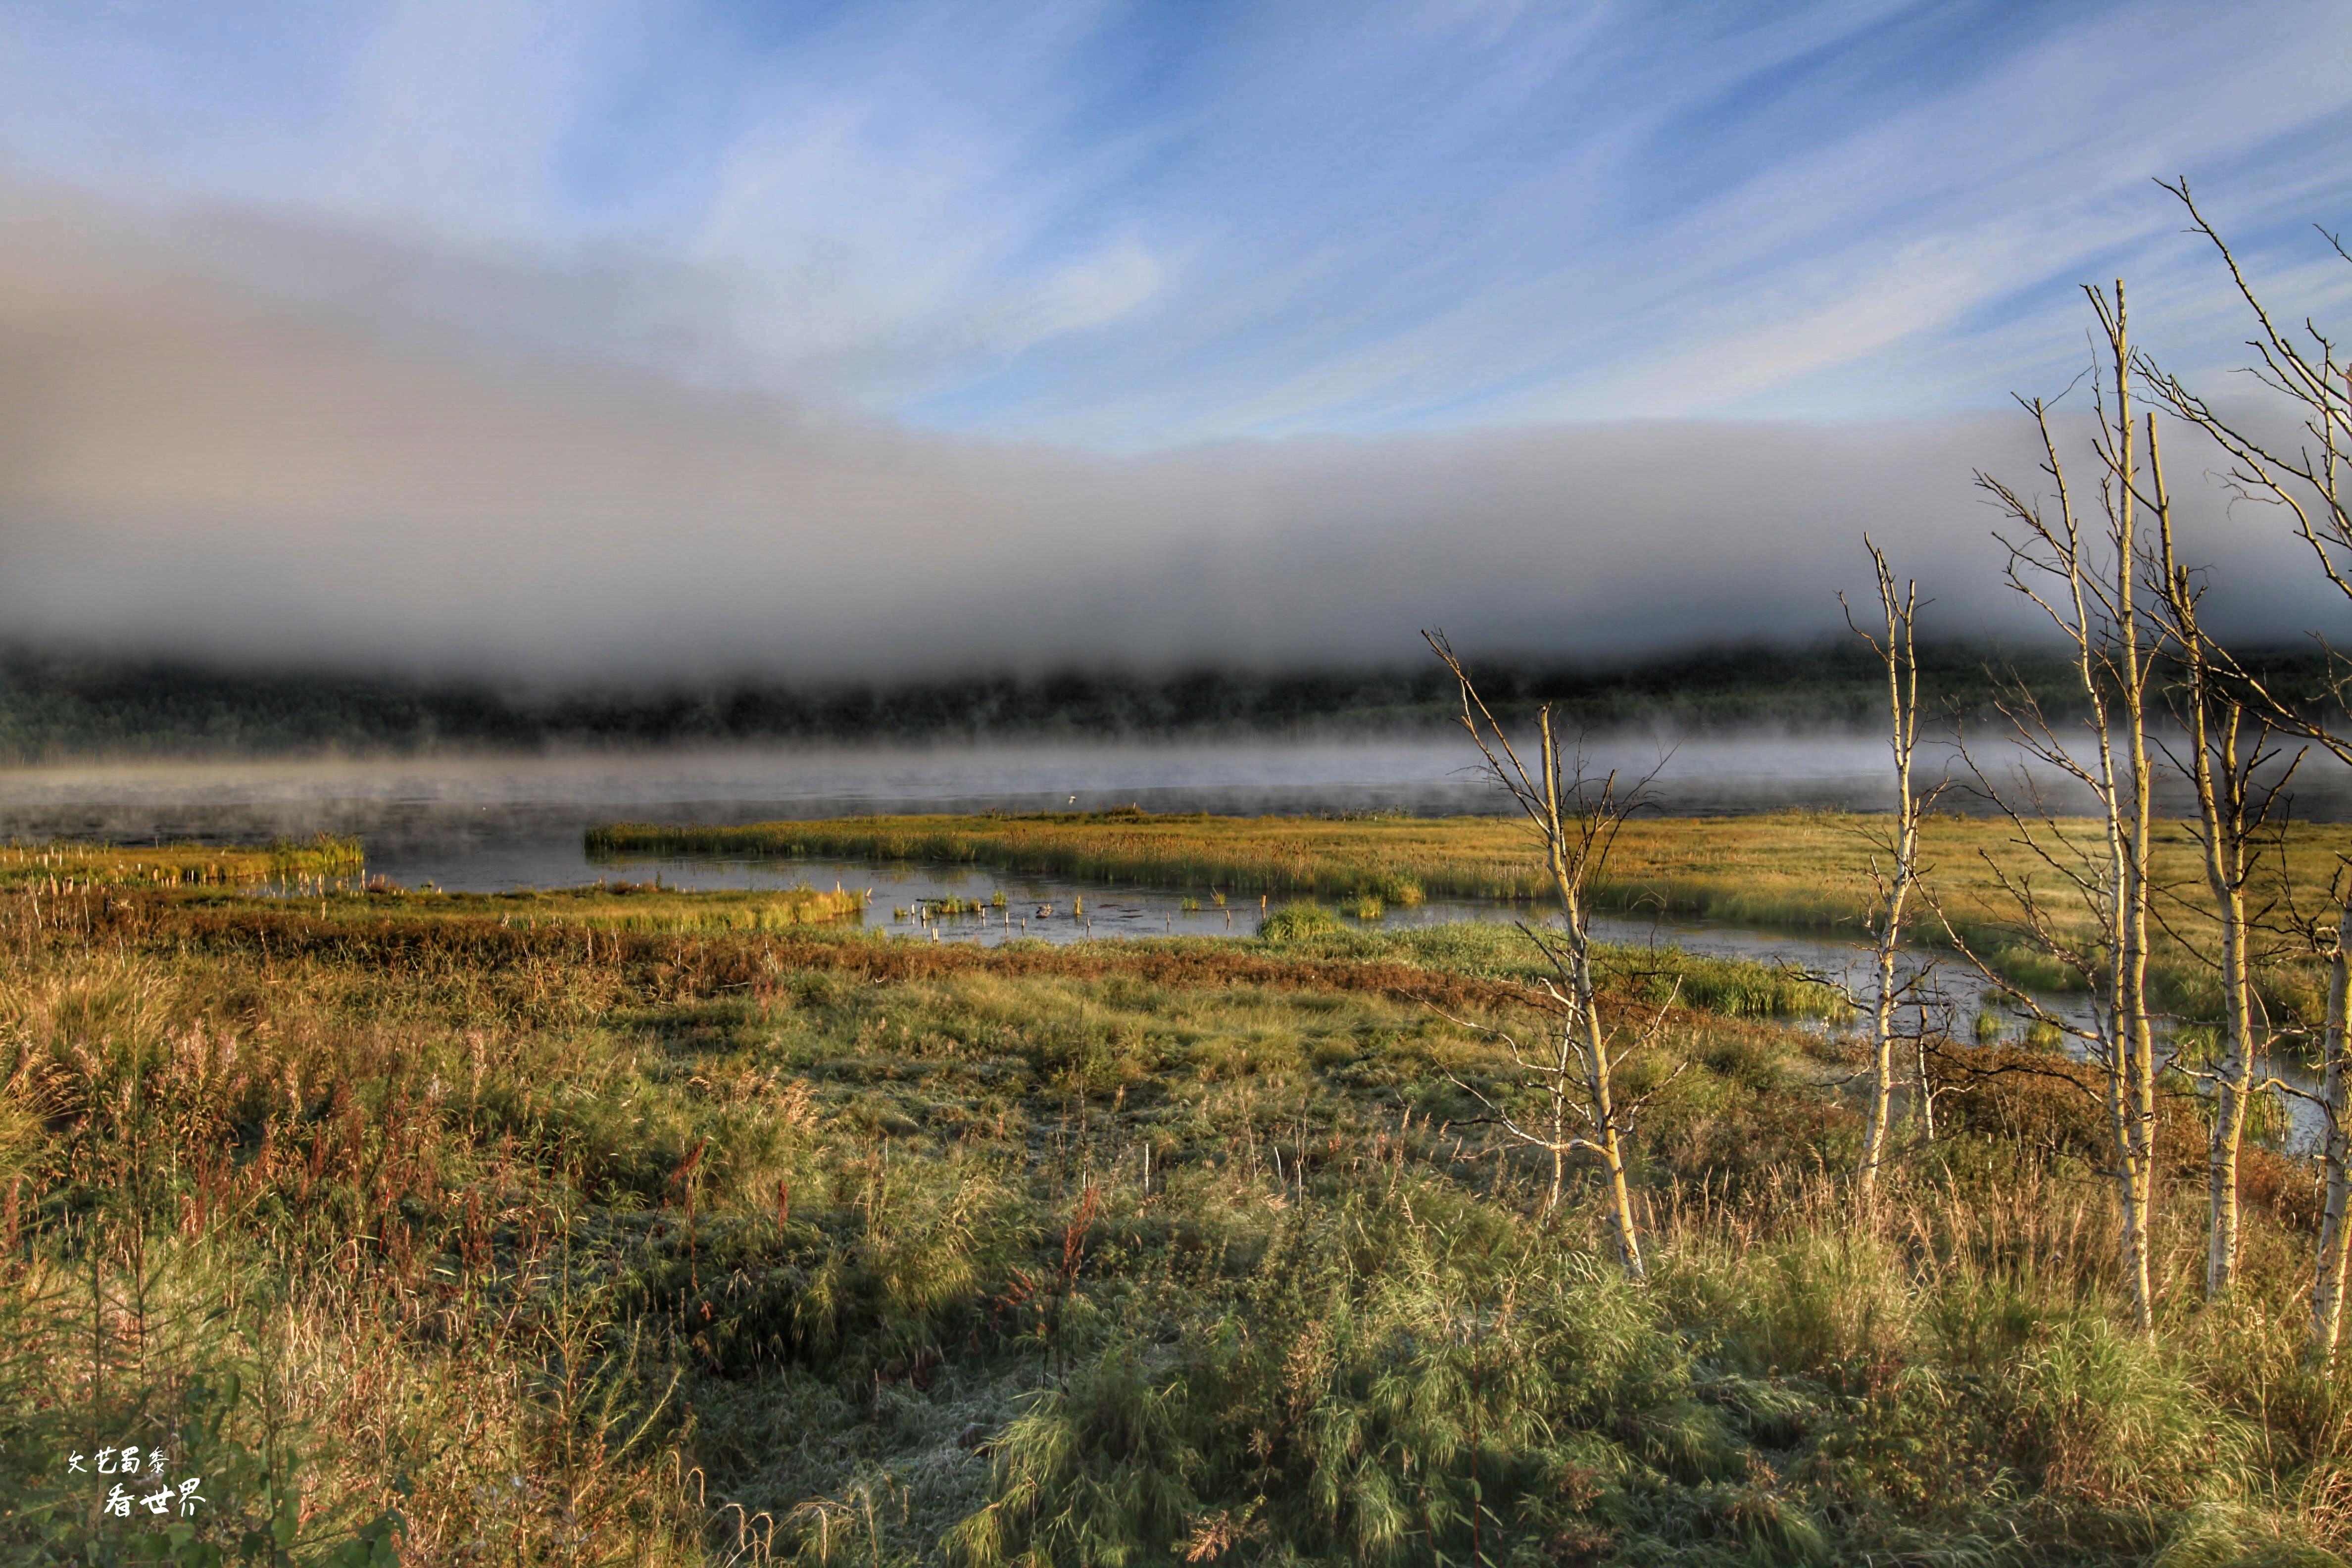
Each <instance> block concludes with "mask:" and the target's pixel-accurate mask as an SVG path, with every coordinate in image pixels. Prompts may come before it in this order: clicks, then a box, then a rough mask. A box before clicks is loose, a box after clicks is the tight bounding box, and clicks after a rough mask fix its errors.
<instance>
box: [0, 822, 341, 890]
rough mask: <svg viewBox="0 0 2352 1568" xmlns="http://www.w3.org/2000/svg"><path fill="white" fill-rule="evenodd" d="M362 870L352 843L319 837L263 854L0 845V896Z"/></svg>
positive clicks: (224, 883) (204, 848) (274, 879)
mask: <svg viewBox="0 0 2352 1568" xmlns="http://www.w3.org/2000/svg"><path fill="white" fill-rule="evenodd" d="M364 864H365V861H364V856H363V854H362V849H361V847H360V841H359V840H358V839H356V838H347V837H336V836H334V835H332V834H325V833H321V834H319V835H317V836H316V837H311V838H307V839H291V838H286V839H279V840H278V841H277V842H276V843H274V844H272V845H270V846H269V847H267V848H261V849H239V848H226V847H218V846H213V845H194V844H178V845H169V846H164V847H155V848H138V849H134V848H124V847H118V846H115V845H110V844H85V843H77V842H71V841H65V842H58V843H48V844H21V843H11V844H8V845H6V846H5V847H0V891H5V892H41V891H47V892H49V893H52V894H67V893H78V892H90V891H105V890H118V889H133V888H181V887H210V888H230V889H246V888H257V887H261V886H263V885H265V884H270V883H286V882H292V881H301V882H316V881H319V880H321V879H339V878H340V879H349V878H353V877H357V876H358V875H359V874H360V872H361V871H362V868H363V866H364Z"/></svg>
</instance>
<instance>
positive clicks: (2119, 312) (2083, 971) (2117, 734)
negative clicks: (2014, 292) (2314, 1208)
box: [1954, 282, 2164, 1333]
mask: <svg viewBox="0 0 2352 1568" xmlns="http://www.w3.org/2000/svg"><path fill="white" fill-rule="evenodd" d="M2084 293H2085V294H2086V295H2087V296H2088V297H2089V299H2090V300H2091V305H2092V309H2093V310H2094V312H2095V314H2096V316H2097V318H2098V321H2099V326H2100V330H2101V333H2102V336H2103V337H2104V338H2105V344H2104V347H2105V353H2104V355H2103V356H2102V362H2101V363H2100V366H2099V372H2100V374H2101V376H2102V377H2103V378H2105V384H2104V385H2103V386H2100V388H2099V390H2097V391H2096V392H2095V399H2096V412H2097V415H2098V420H2097V426H2096V434H2095V437H2094V438H2093V452H2094V455H2095V458H2096V459H2097V463H2098V467H2099V469H2100V473H2099V484H2098V495H2099V508H2100V511H2101V514H2102V516H2101V519H2100V521H2098V522H2096V523H2094V522H2092V521H2089V520H2087V519H2086V518H2085V517H2084V512H2083V510H2082V508H2081V507H2080V506H2078V504H2077V501H2076V498H2075V494H2074V487H2073V485H2072V483H2071V482H2070V480H2069V478H2068V475H2067V472H2066V468H2065V464H2064V463H2063V460H2062V459H2061V458H2060V457H2059V452H2058V438H2057V434H2056V432H2055V431H2054V430H2053V426H2052V414H2051V410H2050V408H2049V407H2048V405H2045V404H2044V403H2042V400H2041V399H2039V398H2036V399H2033V400H2032V401H2031V402H2025V403H2024V406H2025V408H2026V410H2027V412H2028V413H2030V414H2031V415H2032V416H2033V420H2034V424H2035V426H2036V428H2037V429H2038V431H2039V432H2040V434H2041V437H2042V456H2043V461H2042V473H2043V474H2044V475H2045V476H2046V477H2047V479H2049V480H2050V482H2051V485H2052V486H2053V492H2054V493H2053V497H2052V499H2051V501H2050V502H2048V503H2045V502H2044V501H2043V500H2041V499H2039V498H2031V499H2030V498H2028V497H2027V496H2025V495H2024V494H2022V493H2021V492H2019V491H2018V490H2016V489H2012V488H2011V486H2010V485H2008V484H2007V483H2005V482H2003V481H2002V480H2000V479H1995V478H1994V477H1992V476H1991V475H1990V474H1985V473H1981V472H1979V474H1978V475H1977V483H1978V484H1979V486H1980V487H1981V488H1982V489H1984V490H1985V491H1986V492H1987V493H1988V494H1990V496H1991V497H1992V498H1993V500H1995V501H1996V502H1997V503H1998V504H1999V505H2000V508H2001V510H2003V511H2004V512H2005V513H2006V514H2007V515H2008V516H2009V518H2010V519H2011V521H2012V522H2013V523H2015V524H2017V525H2020V530H2021V531H1998V530H1997V531H1996V532H1995V537H1996V538H1997V539H1999V540H2000V542H2001V544H2002V545H2003V547H2004V548H2006V549H2007V550H2008V552H2009V565H2008V579H2009V583H2010V585H2011V587H2012V588H2014V589H2015V590H2016V591H2017V592H2018V593H2019V594H2021V595H2023V596H2024V597H2025V598H2026V599H2028V600H2029V601H2031V602H2032V604H2033V605H2036V606H2038V607H2039V608H2040V609H2041V610H2042V612H2043V613H2044V614H2045V615H2046V616H2048V618H2049V620H2050V622H2051V624H2052V625H2053V626H2054V627H2056V629H2057V630H2058V632H2059V633H2060V635H2061V636H2062V637H2063V638H2064V639H2065V641H2066V643H2067V645H2068V649H2069V653H2070V656H2071V662H2072V663H2073V666H2074V676H2075V679H2076V680H2077V682H2078V683H2079V686H2080V695H2081V699H2082V700H2083V703H2084V710H2085V711H2086V713H2087V714H2088V717H2087V719H2086V720H2085V721H2084V724H2083V726H2082V731H2081V735H2082V738H2081V740H2080V741H2073V740H2070V739H2068V738H2067V737H2066V736H2064V735H2062V734H2061V732H2060V730H2059V727H2058V722H2057V721H2053V720H2052V719H2051V718H2050V717H2049V716H2048V715H2047V714H2046V713H2045V711H2044V710H2043V709H2042V704H2041V702H2040V700H2038V699H2037V698H2036V697H2035V696H2034V695H2033V694H2032V691H2031V690H2029V689H2026V688H2025V687H2024V686H2023V684H2022V683H2019V684H2018V685H2017V686H2015V687H2014V688H2013V689H2011V691H2010V692H2009V693H2008V694H2007V695H2006V696H2005V697H2004V698H2003V699H2002V700H2001V703H2000V708H2001V711H2002V712H2003V714H2004V715H2005V717H2007V719H2008V720H2009V722H2010V728H2011V734H2012V736H2013V738H2014V739H2015V741H2016V742H2017V743H2018V744H2019V746H2020V747H2021V749H2022V750H2023V751H2024V752H2025V753H2026V754H2027V755H2028V756H2030V757H2032V758H2033V759H2034V760H2036V761H2038V762H2040V763H2042V764H2044V765H2045V766H2047V767H2050V768H2053V769H2054V770H2056V771H2057V772H2059V773H2063V774H2064V775H2066V776H2067V777H2069V778H2071V779H2073V780H2074V782H2075V783H2076V784H2080V785H2082V786H2083V787H2084V789H2086V790H2087V791H2088V792H2089V793H2090V795H2091V796H2092V798H2093V799H2094V800H2095V802H2096V808H2097V813H2098V816H2097V833H2096V836H2095V838H2093V839H2091V840H2089V841H2087V842H2086V841H2084V839H2083V838H2082V837H2080V836H2079V835H2069V834H2068V833H2067V832H2066V831H2065V829H2064V828H2063V826H2061V824H2060V822H2059V821H2058V819H2057V817H2056V816H2055V815H2054V813H2053V812H2052V811H2051V810H2049V809H2048V808H2047V807H2046V805H2044V804H2043V803H2042V800H2041V798H2040V796H2039V795H2033V794H2032V792H2031V791H2030V790H2028V789H2023V788H2021V789H2020V790H2018V791H2011V790H2007V789H2003V788H2001V787H2000V786H1999V785H1996V784H1994V783H1993V781H1991V780H1990V779H1986V778H1984V775H1983V773H1982V771H1981V770H1980V769H1979V770H1978V773H1979V779H1980V780H1981V781H1982V782H1983V783H1984V784H1986V785H1987V788H1988V793H1990V795H1992V796H1993V798H1994V799H1995V801H1996V802H1997V803H1998V804H1999V805H2000V809H2001V811H2002V812H2003V813H2004V814H2005V815H2006V816H2008V818H2009V820H2010V822H2011V825H2012V826H2014V827H2015V828H2016V829H2017V831H2018V837H2019V841H2020V842H2021V844H2022V845H2023V846H2024V847H2026V848H2027V849H2029V850H2030V851H2031V852H2032V855H2033V856H2034V858H2036V859H2038V860H2039V861H2040V863H2041V864H2042V867H2043V868H2046V869H2047V870H2048V871H2049V872H2050V873H2052V875H2053V877H2054V878H2055V879H2056V880H2057V883H2058V885H2059V887H2060V889H2062V896H2063V898H2064V899H2065V900H2066V901H2067V902H2068V903H2071V904H2072V905H2073V906H2074V910H2076V911H2078V912H2079V913H2080V914H2082V915H2084V916H2085V917H2087V921H2086V923H2087V925H2088V927H2089V929H2090V931H2091V935H2090V936H2089V937H2088V938H2087V939H2085V938H2083V937H2080V936H2077V935H2075V934H2074V933H2073V931H2071V930H2070V929H2069V927H2070V925H2071V922H2069V921H2063V919H2062V918H2061V917H2060V915H2059V913H2058V911H2057V910H2053V907H2052V906H2051V905H2050V903H2049V902H2048V900H2046V899H2045V898H2044V896H2043V895H2042V891H2041V890H2040V889H2037V888H2036V887H2035V885H2034V882H2033V879H2032V877H2031V876H2027V877H2018V878H2012V877H2011V876H2010V875H2009V874H2008V873H2006V872H2005V871H2003V870H2002V869H2001V868H1999V867H1998V866H1995V867H1994V868H1993V872H1994V877H1995V879H1996V880H1997V882H1999V883H2000V886H2002V887H2003V888H2004V889H2005V890H2006V891H2007V893H2008V895H2009V896H2010V898H2011V900H2012V901H2013V903H2014V904H2015V906H2016V909H2017V910H2018V913H2019V915H2020V916H2021V920H2022V923H2023V925H2024V927H2025V930H2026V931H2027V933H2028V934H2029V935H2030V936H2031V937H2032V940H2033V941H2034V942H2035V943H2036V944H2037V945H2039V946H2040V947H2042V949H2043V950H2044V951H2045V952H2048V953H2049V954H2050V955H2051V956H2052V957H2053V958H2054V959H2055V960H2057V962H2059V963H2062V964H2063V965H2065V966H2066V967H2068V968H2069V969H2072V970H2073V971H2074V973H2076V974H2077V975H2078V976H2079V977H2080V978H2081V979H2082V981H2083V982H2084V984H2085V985H2086V987H2087V988H2088V989H2089V990H2090V991H2091V993H2092V994H2093V995H2094V997H2095V999H2096V1003H2095V1008H2094V1022H2093V1023H2092V1025H2091V1026H2088V1027H2082V1026H2074V1025H2071V1024H2068V1023H2066V1022H2065V1021H2064V1020H2063V1019H2060V1018H2057V1017H2055V1016H2051V1015H2047V1014H2040V1016H2042V1019H2043V1020H2044V1021H2046V1022H2048V1023H2051V1024H2053V1025H2055V1026H2058V1027H2060V1028H2061V1029H2063V1030H2064V1031H2065V1032H2067V1033H2068V1034H2071V1035H2073V1036H2074V1037H2076V1038H2077V1039H2078V1040H2079V1041H2080V1042H2081V1043H2082V1045H2083V1047H2084V1055H2086V1056H2087V1057H2088V1058H2090V1059H2091V1060H2092V1061H2093V1062H2095V1064H2096V1065H2097V1067H2098V1068H2099V1069H2100V1071H2101V1074H2102V1078H2103V1095H2102V1098H2103V1101H2104V1106H2105V1112H2106V1120H2107V1128H2108V1135H2109V1143H2110V1147H2111V1150H2112V1152H2113V1154H2114V1158H2115V1173H2114V1180H2115V1190H2116V1209H2117V1229H2118V1245H2119V1247H2120V1251H2121V1255H2122V1263H2123V1274H2124V1280H2125V1289H2126V1294H2127V1295H2128V1297H2129V1299H2130V1302H2131V1310H2132V1321H2133V1323H2134V1326H2135V1327H2137V1329H2138V1330H2139V1331H2141V1332H2142V1333H2151V1332H2153V1331H2154V1329H2155V1322H2156V1303H2155V1293H2154V1287H2153V1282H2152V1280H2151V1279H2150V1272H2149V1263H2150V1250H2151V1247H2150V1237H2149V1225H2150V1222H2151V1220H2152V1219H2153V1217H2154V1207H2155V1195H2156V1171H2157V1166H2156V1153H2157V1151H2156V1085H2157V1075H2158V1066H2159V1064H2158V1060H2157V1055H2156V1037H2155V1028H2154V1024H2153V1020H2152V1019H2151V1017H2150V1014H2149V1008H2148V1002H2147V943H2148V908H2149V902H2150V890H2151V889H2150V883H2149V877H2148V847H2149V842H2150V833H2151V830H2152V826H2153V824H2152V821H2151V818H2152V816H2153V807H2154V800H2153V785H2154V773H2153V768H2152V763H2151V757H2150V754H2149V745H2148V728H2147V719H2148V712H2147V710H2148V699H2149V693H2150V690H2151V687H2152V684H2153V674H2154V666H2155V662H2156V659H2157V658H2158V654H2159V653H2160V652H2161V651H2162V644H2163V640H2164V639H2163V637H2162V633H2161V628H2160V627H2159V626H2158V624H2157V623H2156V622H2155V621H2154V620H2153V618H2152V617H2151V616H2150V615H2149V613H2148V607H2147V605H2144V604H2142V603H2141V601H2140V597H2139V595H2138V585H2139V584H2138V579H2139V574H2140V571H2141V569H2142V566H2143V563H2144V561H2145V559H2147V558H2148V557H2150V556H2152V555H2153V554H2154V552H2151V551H2148V550H2147V546H2146V542H2145V541H2144V539H2143V537H2142V528H2143V525H2142V523H2141V521H2140V516H2139V504H2140V502H2141V500H2142V488H2141V487H2142V485H2143V484H2144V483H2145V482H2147V478H2148V475H2147V472H2145V471H2144V469H2143V465H2142V461H2141V458H2140V457H2139V454H2138V451H2137V435H2138V430H2137V421H2136V419H2135V416H2134V414H2133V410H2132V382H2131V378H2132V374H2133V363H2134V362H2133V358H2132V353H2131V342H2130V338H2129V334H2128V328H2127V319H2126V312H2125V304H2124V288H2123V284H2122V283H2121V282H2117V283H2116V289H2115V293H2114V294H2113V296H2112V297H2110V296H2108V295H2106V294H2105V293H2103V292H2101V291H2100V290H2098V289H2089V288H2086V289H2084ZM2110 395H2112V397H2113V400H2114V405H2113V406H2112V407H2110V406H2109V405H2108V398H2109V396H2110ZM2021 401H2023V400H2021ZM2150 456H2151V458H2153V453H2151V455H2150ZM2156 488H2157V489H2158V491H2159V492H2160V491H2161V489H2162V483H2161V479H2157V481H2156ZM2053 506H2054V514H2053V510H2052V507H2053ZM2020 795H2026V796H2027V798H2024V799H2021V798H2019V796H2020ZM1987 859H1988V863H1989V864H1990V857H1987ZM1954 934H1955V940H1956V941H1957V940H1958V933H1954ZM1962 951H1963V952H1966V951H1967V948H1966V945H1965V943H1963V944H1962ZM2025 1005H2027V1006H2028V1008H2029V1009H2030V1010H2032V1011H2035V1012H2037V1013H2039V1009H2033V1008H2032V1004H2030V1003H2027V1004H2025Z"/></svg>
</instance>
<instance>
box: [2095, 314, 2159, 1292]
mask: <svg viewBox="0 0 2352 1568" xmlns="http://www.w3.org/2000/svg"><path fill="white" fill-rule="evenodd" d="M2102 314H2105V312H2104V311H2103V312H2102ZM2108 339H2109V342H2110V344H2111V348H2112V353H2113V355H2114V360H2115V378H2116V379H2115V385H2116V434H2115V446H2114V448H2113V452H2112V471H2111V475H2110V481H2109V482H2110V484H2111V486H2112V488H2113V491H2114V496H2115V500H2114V503H2113V509H2112V513H2111V515H2112V517H2113V520H2114V527H2115V533H2114V542H2115V552H2116V628H2115V629H2116V637H2117V639H2118V641H2119V642H2120V644H2121V647H2120V648H2119V650H2118V651H2119V657H2118V658H2117V659H2116V673H2117V675H2118V676H2119V677H2120V679H2119V682H2118V684H2119V685H2120V687H2121V695H2122V697H2123V704H2124V736H2125V743H2126V747H2127V749H2128V750H2129V752H2130V768H2131V773H2130V795H2129V800H2128V806H2127V809H2128V812H2129V816H2128V819H2127V820H2126V821H2124V822H2122V823H2121V824H2120V826H2122V828H2123V837H2122V839H2121V843H2120V845H2119V848H2120V850H2121V865H2120V868H2119V869H2120V872H2121V876H2120V878H2119V882H2120V889H2119V896H2120V900H2121V904H2122V908H2121V910H2120V917H2121V918H2120V921H2119V924H2120V925H2121V927H2122V934H2123V948H2122V951H2121V952H2120V954H2119V955H2118V962H2117V963H2116V1015H2117V1018H2118V1021H2119V1022H2120V1023H2121V1025H2122V1026H2123V1029H2124V1031H2125V1038H2124V1041H2123V1044H2124V1046H2125V1050H2126V1055H2125V1058H2124V1062H2123V1068H2124V1070H2123V1071H2121V1072H2119V1073H2116V1074H2115V1075H2113V1077H2114V1081H2115V1083H2116V1089H2117V1091H2118V1092H2117V1100H2119V1101H2120V1102H2121V1110H2122V1117H2121V1120H2120V1123H2119V1125H2118V1127H2117V1129H2116V1132H2117V1136H2116V1150H2117V1153H2118V1155H2119V1156H2120V1158H2121V1163H2122V1165H2123V1171H2122V1194H2121V1195H2122V1199H2123V1209H2124V1216H2123V1242H2124V1268H2125V1277H2126V1281H2127V1283H2128V1285H2129V1288H2130V1290H2131V1298H2132V1319H2133V1322H2134V1325H2135V1326H2136V1327H2137V1328H2138V1329H2139V1330H2140V1331H2142V1332H2143V1333H2153V1332H2154V1331H2155V1329H2156V1298H2155V1290H2154V1286H2153V1284H2152V1282H2151V1280H2150V1278H2149V1257H2150V1253H2151V1251H2152V1250H2153V1247H2154V1240H2153V1237H2151V1236H2150V1234H2149V1225H2150V1222H2151V1221H2152V1220H2153V1218H2154V1207H2155V1205H2154V1199H2155V1194H2156V1031H2155V1028H2154V1026H2153V1023H2152V1021H2151V1020H2150V1018H2149V1016H2148V1008H2147V904H2148V875H2147V868H2148V853H2147V846H2148V833H2149V830H2150V828H2151V826H2152V820H2151V819H2152V817H2153V815H2154V804H2155V802H2154V790H2153V788H2152V787H2151V786H2152V784H2153V780H2152V779H2151V777H2150V775H2149V772H2148V760H2147V687H2148V667H2147V662H2146V658H2145V657H2144V650H2143V649H2142V647H2141V646H2140V630H2141V616H2140V615H2139V613H2138V611H2137V608H2136V606H2135V604H2134V589H2135V587H2136V585H2137V580H2138V577H2139V560H2138V549H2139V542H2138V530H2137V523H2136V521H2135V519H2134V516H2133V502H2134V500H2136V499H2137V484H2138V475H2137V465H2136V463H2135V461H2134V458H2133V455H2132V435H2133V420H2132V412H2131V342H2130V339H2129V337H2128V335H2127V328H2126V318H2125V313H2124V285H2123V280H2122V279H2116V304H2115V313H2114V316H2113V318H2112V322H2111V325H2110V327H2109V331H2108ZM2161 488H2162V481H2161V480H2158V489H2161ZM2153 651H2154V650H2153V649H2147V650H2145V653H2147V654H2152V653H2153ZM2115 815H2116V816H2118V817H2121V816H2123V814H2122V813H2120V812H2118V813H2116V814H2115Z"/></svg>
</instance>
